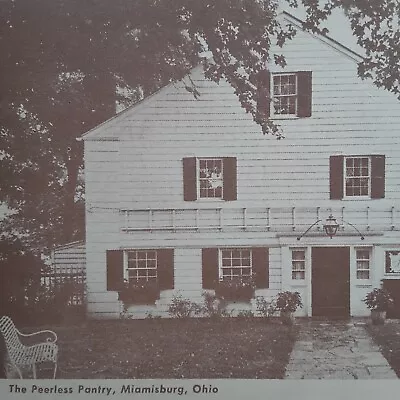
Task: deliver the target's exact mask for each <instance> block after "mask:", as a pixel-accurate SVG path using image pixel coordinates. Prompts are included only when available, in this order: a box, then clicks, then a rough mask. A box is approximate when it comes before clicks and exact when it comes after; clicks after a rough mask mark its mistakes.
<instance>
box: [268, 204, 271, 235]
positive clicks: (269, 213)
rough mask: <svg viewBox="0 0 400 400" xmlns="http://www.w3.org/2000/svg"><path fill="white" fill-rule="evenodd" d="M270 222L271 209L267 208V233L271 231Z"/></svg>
mask: <svg viewBox="0 0 400 400" xmlns="http://www.w3.org/2000/svg"><path fill="white" fill-rule="evenodd" d="M270 221H271V209H270V208H269V207H268V208H267V231H269V230H270V229H271V225H270Z"/></svg>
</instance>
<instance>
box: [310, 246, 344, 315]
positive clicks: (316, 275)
mask: <svg viewBox="0 0 400 400" xmlns="http://www.w3.org/2000/svg"><path fill="white" fill-rule="evenodd" d="M311 284H312V315H313V316H318V317H321V316H322V317H348V316H350V249H349V248H348V247H313V249H312V283H311Z"/></svg>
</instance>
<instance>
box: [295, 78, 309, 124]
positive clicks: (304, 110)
mask: <svg viewBox="0 0 400 400" xmlns="http://www.w3.org/2000/svg"><path fill="white" fill-rule="evenodd" d="M297 91H298V104H297V116H298V117H301V118H303V117H311V109H312V72H311V71H300V72H298V73H297Z"/></svg>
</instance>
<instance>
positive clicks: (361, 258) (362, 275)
mask: <svg viewBox="0 0 400 400" xmlns="http://www.w3.org/2000/svg"><path fill="white" fill-rule="evenodd" d="M356 263H357V279H369V274H370V264H371V250H370V249H356Z"/></svg>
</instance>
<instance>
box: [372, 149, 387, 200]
mask: <svg viewBox="0 0 400 400" xmlns="http://www.w3.org/2000/svg"><path fill="white" fill-rule="evenodd" d="M384 197H385V156H371V198H372V199H383V198H384Z"/></svg>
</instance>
